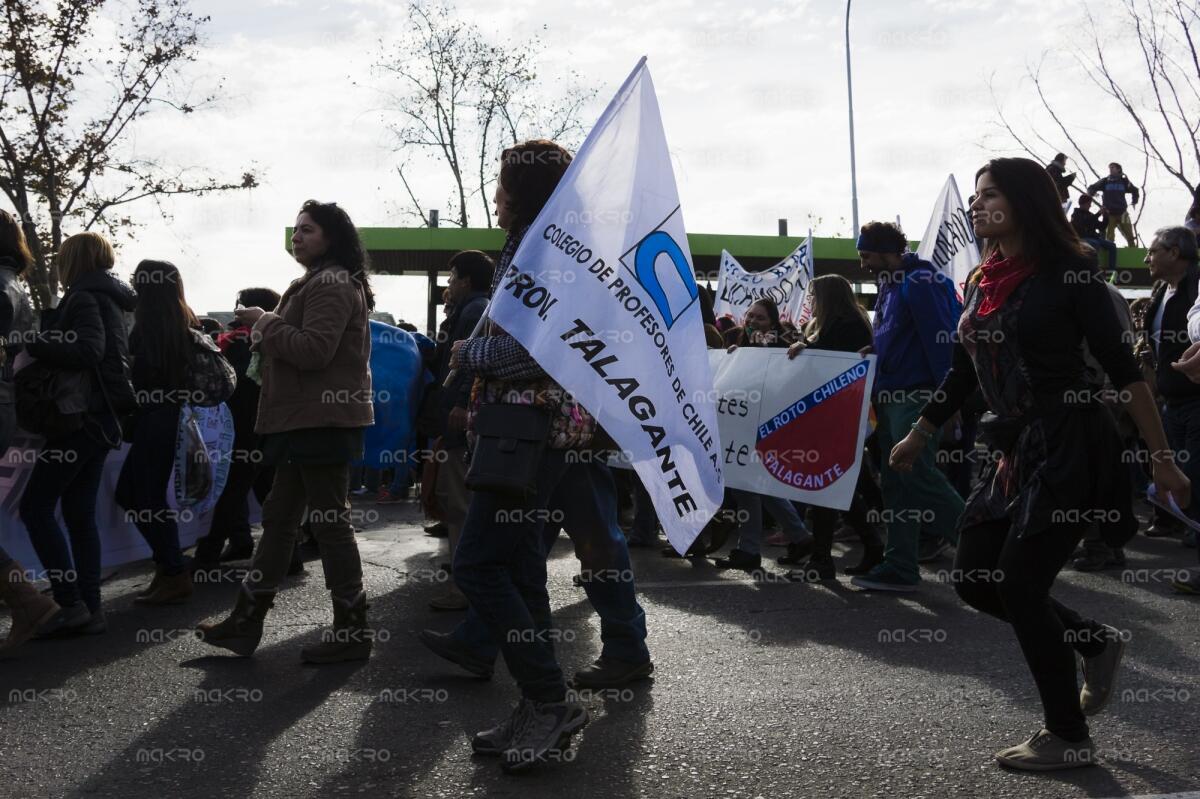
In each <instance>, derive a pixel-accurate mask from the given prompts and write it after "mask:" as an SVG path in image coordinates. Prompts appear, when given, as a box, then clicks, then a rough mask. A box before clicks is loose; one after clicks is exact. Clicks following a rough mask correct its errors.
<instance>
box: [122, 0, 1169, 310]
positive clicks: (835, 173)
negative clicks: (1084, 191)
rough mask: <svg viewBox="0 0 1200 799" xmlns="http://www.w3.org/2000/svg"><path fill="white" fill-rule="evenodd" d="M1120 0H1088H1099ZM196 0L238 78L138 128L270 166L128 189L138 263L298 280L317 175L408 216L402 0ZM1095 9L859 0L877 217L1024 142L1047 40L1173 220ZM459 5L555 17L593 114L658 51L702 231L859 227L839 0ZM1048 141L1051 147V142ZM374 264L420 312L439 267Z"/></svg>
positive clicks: (219, 69)
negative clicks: (231, 184) (1093, 84)
mask: <svg viewBox="0 0 1200 799" xmlns="http://www.w3.org/2000/svg"><path fill="white" fill-rule="evenodd" d="M1110 2H1111V0H1093V1H1092V2H1089V3H1088V6H1090V7H1091V9H1092V10H1093V12H1094V13H1100V12H1103V10H1104V9H1105V8H1106V6H1107V4H1108V3H1110ZM194 7H195V9H196V10H197V11H198V12H199V13H202V14H205V15H208V16H210V17H211V22H210V23H209V24H208V25H207V27H206V28H205V36H206V44H205V47H204V49H203V51H202V54H201V57H200V58H199V60H198V62H197V63H196V64H195V65H193V67H192V70H191V72H190V73H189V74H190V75H192V76H194V78H195V79H196V81H197V83H198V84H203V83H204V82H206V81H211V80H214V79H216V78H222V79H223V80H224V89H223V93H222V100H221V101H220V102H219V103H218V104H217V105H216V106H214V107H212V108H210V109H208V110H206V111H203V112H201V113H198V114H193V115H190V116H187V117H180V116H179V115H174V114H170V113H160V114H157V115H153V116H150V117H148V118H147V119H146V120H145V121H144V123H143V124H142V125H141V127H140V128H139V129H138V131H137V135H136V137H135V138H133V139H131V140H130V142H129V146H130V147H132V148H134V149H135V150H137V151H138V152H139V154H145V155H155V156H159V157H162V158H164V159H165V160H167V161H170V162H171V163H174V164H178V165H181V166H191V167H203V168H205V169H207V170H209V171H210V172H211V173H212V174H214V175H218V176H237V175H240V174H241V173H242V172H243V171H244V170H246V169H253V170H255V171H257V172H258V173H259V174H260V180H261V183H262V185H261V186H260V187H259V188H257V189H254V190H252V191H249V192H241V193H237V194H229V195H223V196H209V197H205V198H202V199H188V200H181V201H177V202H174V203H171V204H170V205H168V206H167V207H168V208H169V210H170V211H171V213H172V214H173V222H172V223H171V224H169V225H167V224H164V223H163V222H161V221H160V220H159V219H158V218H157V216H156V213H157V212H156V211H155V208H154V206H153V205H148V206H141V207H140V208H136V209H131V210H135V215H136V216H137V217H138V218H139V219H140V220H141V221H144V222H146V223H147V227H146V228H145V229H144V230H143V231H142V232H141V233H140V234H139V236H138V238H137V240H136V241H132V242H129V243H127V244H126V245H125V246H124V247H123V248H122V255H121V257H122V261H123V270H124V271H126V272H128V271H131V270H132V266H133V265H134V264H135V263H136V261H137V260H138V259H139V258H143V257H158V258H167V259H171V260H173V261H175V262H176V263H177V264H179V265H180V266H181V268H182V269H183V270H184V274H185V276H186V285H187V288H188V293H189V298H190V300H191V301H192V304H193V306H194V307H196V309H197V310H199V311H204V312H207V311H215V310H224V309H230V308H232V305H233V296H234V293H235V291H236V289H237V288H238V287H241V286H245V285H251V284H264V285H270V286H274V287H278V288H280V289H282V288H283V287H284V286H285V285H286V283H287V281H288V280H289V279H291V278H292V277H294V276H295V275H296V269H297V268H296V266H295V264H294V263H293V262H292V261H291V260H290V258H289V257H288V256H287V254H286V253H285V252H284V250H283V237H284V232H283V230H284V227H285V226H286V225H288V224H290V223H291V221H292V220H293V218H294V214H295V211H296V209H297V208H298V206H299V204H300V203H301V202H302V201H303V200H304V199H306V198H309V197H315V198H320V199H325V200H336V201H338V202H339V203H341V204H342V205H343V206H344V207H345V208H346V209H347V210H348V211H349V212H350V214H351V215H352V217H353V218H354V220H355V221H356V222H357V223H358V224H359V225H363V226H386V225H400V224H411V222H410V221H406V220H405V219H404V218H403V217H402V215H401V210H402V208H403V205H404V203H403V197H404V195H403V189H402V186H401V184H400V182H399V180H398V178H397V177H396V174H395V171H394V167H395V164H396V163H397V160H398V159H397V155H396V154H395V153H393V152H392V151H391V148H390V145H389V140H388V136H387V134H386V128H385V116H384V115H385V112H384V111H383V110H382V105H383V104H382V102H381V99H380V98H381V95H380V89H381V88H383V87H384V84H383V83H382V78H380V77H379V76H377V75H373V74H372V71H371V69H370V65H371V62H372V61H373V59H374V54H375V52H376V51H377V49H378V43H379V41H380V40H381V39H382V40H383V41H385V42H387V41H390V40H393V39H394V38H395V37H396V36H397V35H399V33H400V32H401V31H403V30H404V26H405V24H406V22H405V9H404V5H403V4H401V3H396V2H390V1H388V0H338V2H329V3H325V2H319V0H196V2H195V3H194ZM1083 8H1084V6H1083V4H1082V3H1081V2H1078V0H937V2H933V0H888V2H883V1H882V0H859V2H858V3H856V4H855V5H854V9H853V16H852V27H851V36H852V43H853V58H854V63H853V68H854V100H855V124H856V134H857V154H858V190H859V208H860V218H861V219H862V220H867V219H870V218H885V219H894V218H895V217H896V216H897V215H898V216H899V217H900V218H901V221H902V222H903V224H904V226H905V228H906V229H907V232H908V233H909V234H910V238H918V237H919V236H920V234H921V232H922V231H923V230H924V227H925V224H926V222H927V220H928V217H929V213H930V210H931V208H932V205H933V202H934V200H935V199H936V196H937V193H938V190H939V189H940V187H941V185H942V183H943V182H944V180H945V178H946V175H947V174H948V173H950V172H953V173H955V174H956V176H957V177H958V181H959V185H960V187H961V188H962V189H963V194H964V195H965V194H968V193H969V192H970V186H971V184H972V180H973V174H974V171H975V169H976V168H977V167H978V166H979V165H980V164H981V163H982V162H983V161H985V160H986V159H987V158H988V157H990V156H992V155H994V154H1020V153H1019V151H1018V149H1017V148H1016V145H1015V144H1014V143H1013V142H1012V141H1011V139H1007V138H1005V137H1004V136H1003V135H998V131H997V125H996V122H997V117H996V114H995V112H994V110H993V105H992V100H991V97H990V94H989V88H988V83H989V79H990V80H992V81H993V83H994V85H995V87H996V90H997V94H998V96H999V97H1000V98H1001V100H1002V101H1003V102H1004V104H1005V108H1006V109H1007V110H1008V111H1009V112H1011V114H1012V116H1013V119H1014V120H1016V121H1017V122H1018V123H1019V124H1021V125H1027V121H1026V120H1029V119H1031V118H1032V117H1031V115H1030V112H1029V109H1031V108H1032V107H1033V102H1032V97H1033V95H1032V93H1031V89H1030V87H1029V85H1028V84H1027V83H1026V82H1023V81H1022V75H1023V73H1024V70H1025V66H1026V64H1028V63H1034V62H1037V61H1038V60H1039V59H1041V58H1042V57H1043V54H1044V53H1047V52H1049V56H1048V59H1049V60H1048V61H1047V62H1046V63H1047V68H1046V73H1045V74H1047V75H1048V76H1050V78H1049V83H1050V85H1051V87H1052V96H1053V97H1054V98H1055V100H1056V102H1057V103H1059V104H1060V105H1061V110H1062V113H1063V115H1064V117H1065V118H1066V119H1067V120H1069V121H1070V124H1071V125H1072V130H1073V132H1074V133H1075V135H1076V136H1077V138H1078V139H1079V141H1080V142H1081V143H1082V144H1083V146H1084V149H1085V150H1086V151H1087V152H1088V153H1089V155H1090V157H1091V158H1092V159H1093V160H1096V161H1100V160H1102V161H1105V162H1107V161H1108V160H1111V159H1114V158H1116V159H1120V160H1122V161H1123V162H1124V164H1125V166H1126V171H1127V172H1129V173H1130V175H1131V177H1133V178H1134V179H1135V180H1137V181H1139V182H1142V181H1144V182H1145V183H1146V185H1147V186H1148V187H1149V190H1150V191H1149V199H1148V205H1147V211H1146V215H1145V217H1144V218H1143V220H1142V223H1141V225H1140V229H1141V230H1142V231H1144V232H1145V231H1152V230H1153V229H1154V227H1157V226H1159V225H1162V224H1166V223H1168V222H1170V223H1177V222H1178V221H1179V219H1180V218H1181V217H1182V212H1183V210H1184V208H1185V207H1186V203H1187V197H1186V194H1185V192H1184V190H1183V189H1182V187H1179V188H1176V187H1175V186H1177V185H1178V184H1175V185H1172V181H1170V180H1169V179H1164V178H1163V177H1162V176H1160V175H1156V174H1151V175H1149V176H1144V174H1143V165H1142V159H1141V157H1140V156H1139V155H1137V154H1136V153H1135V151H1133V150H1132V149H1131V148H1130V147H1128V146H1127V145H1126V144H1123V143H1122V140H1123V139H1124V140H1126V141H1128V140H1131V138H1132V133H1131V129H1130V127H1129V125H1128V124H1127V123H1126V122H1125V120H1124V119H1122V118H1121V117H1120V116H1118V115H1117V113H1116V112H1115V111H1113V110H1111V107H1110V106H1103V105H1100V100H1099V99H1098V97H1097V95H1096V93H1095V92H1094V91H1091V90H1089V89H1088V87H1087V86H1086V84H1085V83H1084V82H1083V81H1082V80H1081V77H1080V74H1079V72H1078V71H1077V69H1076V68H1074V67H1072V66H1071V62H1070V60H1069V58H1068V57H1067V56H1066V54H1065V53H1066V49H1067V48H1068V47H1069V46H1070V44H1071V43H1072V42H1079V41H1081V38H1080V33H1079V27H1078V25H1079V23H1080V21H1081V14H1082V13H1083ZM458 9H459V12H460V13H461V14H462V15H463V16H464V17H466V18H468V19H470V20H471V21H473V22H475V23H477V24H478V25H479V26H480V27H481V28H482V29H483V30H485V31H488V32H489V34H490V35H493V36H494V37H495V39H496V41H498V42H500V41H505V40H511V39H523V38H526V37H527V36H528V35H529V33H530V32H532V31H534V30H540V29H541V28H542V26H545V30H544V32H543V37H544V39H545V41H546V43H547V45H548V46H547V48H546V51H545V53H544V55H543V58H542V62H541V73H542V74H543V75H546V76H554V75H562V74H565V73H566V72H567V71H569V70H574V71H576V72H577V73H578V74H579V75H580V76H581V78H582V80H583V81H585V82H586V83H587V84H588V85H590V86H592V87H594V88H596V89H597V92H598V94H597V97H596V100H595V102H593V103H592V104H591V105H590V106H589V107H587V108H586V109H585V110H584V112H583V115H582V116H583V118H584V120H585V125H586V126H588V127H590V125H591V122H592V121H593V120H594V119H595V118H596V117H597V116H598V115H599V113H600V111H601V110H602V109H603V106H604V104H605V103H606V102H607V101H608V99H609V98H610V97H611V95H612V93H613V92H614V91H615V89H616V88H617V87H618V86H619V85H620V83H621V81H622V80H623V79H624V78H625V76H626V75H627V74H628V72H629V70H630V69H631V68H632V67H633V65H634V64H635V63H636V61H637V59H638V58H639V57H640V56H641V55H643V54H645V55H647V56H648V58H649V66H650V69H651V72H652V74H653V76H654V81H655V86H656V88H657V91H658V96H659V101H660V103H661V106H662V115H663V121H664V125H665V127H666V135H667V140H668V142H669V144H670V147H671V150H672V154H673V159H674V168H675V175H676V180H677V182H678V185H679V192H680V197H681V201H682V205H683V213H684V218H685V221H686V223H687V226H688V229H689V231H691V232H703V233H730V234H734V233H737V234H773V233H775V230H776V220H777V219H778V218H780V217H786V218H788V219H789V221H790V227H791V232H792V233H793V234H796V233H799V232H801V231H803V230H804V229H805V228H807V227H809V226H810V225H811V226H812V227H814V228H815V229H816V232H817V233H818V234H820V235H842V236H845V235H849V233H850V228H851V225H850V171H849V146H848V139H847V120H846V76H845V52H844V49H843V35H844V34H843V24H844V14H845V6H844V4H843V3H841V2H840V1H839V0H798V1H797V2H762V1H761V0H738V1H737V2H723V1H721V0H704V2H693V1H692V0H661V1H658V0H644V1H643V2H615V1H614V0H586V1H585V0H555V2H553V3H547V2H532V1H531V0H506V1H505V2H503V3H495V2H487V3H484V2H479V0H460V2H459V3H458ZM1110 17H1111V15H1110ZM1105 41H1106V45H1105V46H1106V50H1107V52H1108V57H1109V58H1111V59H1112V60H1113V62H1114V63H1115V64H1117V65H1118V67H1120V66H1122V65H1128V67H1129V68H1130V70H1131V72H1130V74H1136V72H1135V71H1133V70H1136V58H1137V55H1138V54H1137V51H1136V50H1135V49H1134V46H1133V45H1132V44H1131V43H1130V42H1129V41H1128V40H1122V39H1121V38H1120V37H1119V36H1118V35H1116V34H1115V33H1114V34H1113V35H1112V36H1111V38H1109V37H1106V40H1105ZM1106 109H1107V110H1106ZM1044 129H1045V132H1046V133H1047V134H1049V133H1050V132H1051V131H1050V129H1049V127H1048V126H1046V127H1045V128H1044ZM1023 130H1028V127H1024V128H1023ZM1047 138H1048V139H1049V140H1050V141H1051V142H1054V146H1055V147H1057V146H1058V142H1057V141H1056V140H1055V139H1054V138H1053V137H1052V136H1049V135H1048V136H1047ZM1053 152H1054V149H1053V148H1051V147H1049V146H1047V147H1046V149H1045V152H1044V153H1041V152H1040V151H1039V155H1042V157H1044V158H1046V159H1048V158H1049V157H1050V156H1051V155H1052V154H1053ZM441 169H443V167H440V166H438V165H435V164H430V165H429V166H427V167H424V168H421V169H418V170H417V171H416V173H415V183H416V186H417V189H418V191H419V192H420V193H421V194H422V200H423V204H424V205H426V206H427V207H433V208H441V209H442V212H443V215H445V214H446V213H447V211H448V209H447V208H446V207H445V205H446V203H445V198H446V197H447V196H448V185H447V183H446V182H445V179H444V176H443V175H442V173H441V172H440V170H441ZM378 286H379V293H380V297H381V300H380V308H381V309H382V310H390V311H393V312H395V313H396V314H397V315H398V316H406V317H408V318H410V319H413V320H414V321H417V322H418V323H420V321H421V320H423V319H424V312H423V302H424V291H423V281H421V280H419V279H410V280H401V279H395V278H393V279H387V278H381V279H379V281H378Z"/></svg>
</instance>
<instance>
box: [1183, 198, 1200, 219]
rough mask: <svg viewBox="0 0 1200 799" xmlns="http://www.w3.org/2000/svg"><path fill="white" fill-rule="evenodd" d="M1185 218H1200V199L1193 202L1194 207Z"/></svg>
mask: <svg viewBox="0 0 1200 799" xmlns="http://www.w3.org/2000/svg"><path fill="white" fill-rule="evenodd" d="M1184 219H1200V200H1197V201H1196V202H1195V203H1193V204H1192V207H1191V208H1189V209H1188V212H1187V216H1185V217H1184Z"/></svg>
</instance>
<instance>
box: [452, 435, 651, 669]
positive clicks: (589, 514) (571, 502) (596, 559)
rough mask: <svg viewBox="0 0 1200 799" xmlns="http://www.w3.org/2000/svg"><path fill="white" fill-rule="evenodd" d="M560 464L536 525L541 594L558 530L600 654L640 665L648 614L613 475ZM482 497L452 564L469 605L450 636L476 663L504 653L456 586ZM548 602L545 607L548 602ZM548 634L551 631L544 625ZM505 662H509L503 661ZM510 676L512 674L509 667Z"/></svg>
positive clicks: (593, 464) (589, 466) (591, 465)
mask: <svg viewBox="0 0 1200 799" xmlns="http://www.w3.org/2000/svg"><path fill="white" fill-rule="evenodd" d="M550 454H552V455H560V454H558V453H550ZM559 463H560V467H559V473H560V474H559V475H557V478H558V484H557V487H556V488H555V490H554V491H553V494H552V495H551V499H550V503H549V505H548V508H549V509H550V511H549V513H546V514H541V517H542V518H547V519H549V523H544V524H541V525H540V526H541V528H542V529H541V531H540V542H539V543H540V551H541V553H542V554H541V557H542V588H543V591H544V589H545V558H546V556H547V555H548V553H549V551H550V548H551V546H553V544H554V541H555V539H556V538H558V533H559V530H560V527H561V528H562V529H565V530H566V531H567V535H568V536H570V538H571V541H572V542H573V543H574V545H575V555H576V557H577V558H579V562H580V566H581V568H582V572H583V578H584V579H583V589H584V591H585V593H586V594H587V597H588V601H589V602H591V603H592V607H593V608H595V610H596V613H597V614H598V615H599V616H600V640H601V641H602V643H603V648H602V650H601V654H602V655H603V656H604V657H610V658H613V659H614V660H622V661H626V662H630V663H643V662H645V661H647V660H649V659H650V652H649V650H648V649H647V648H646V614H645V612H644V611H643V610H642V607H641V605H639V604H638V601H637V596H636V589H635V586H634V580H633V569H632V566H631V564H630V560H629V547H628V545H627V544H626V541H625V536H624V535H623V534H622V533H621V530H620V528H619V527H618V526H617V497H616V484H615V483H614V481H613V477H612V473H611V472H610V471H609V469H608V467H607V466H606V465H605V464H603V463H600V462H597V461H589V462H586V463H575V464H571V465H568V466H565V467H563V466H562V465H561V458H560V459H559ZM480 496H481V495H479V494H474V495H472V499H471V510H470V511H468V513H467V524H466V525H464V528H463V539H462V540H460V541H459V545H458V549H457V550H456V554H455V561H454V575H455V579H456V581H459V587H460V588H462V589H463V593H464V594H467V598H468V599H469V600H471V607H470V609H469V610H468V611H467V616H466V618H465V619H464V620H463V621H462V622H461V623H459V625H458V626H457V627H455V628H454V632H453V633H452V635H453V636H454V637H455V639H457V640H458V641H459V642H461V643H463V644H465V645H466V646H468V647H469V648H470V649H471V650H473V652H474V653H475V655H476V656H477V657H480V658H484V659H494V658H495V657H496V653H497V651H498V650H502V649H503V647H502V646H500V645H499V644H498V643H497V641H503V640H505V639H504V638H497V637H496V636H495V635H493V628H492V627H491V626H490V625H489V624H488V623H487V621H486V619H485V618H484V617H483V615H482V614H481V613H479V612H478V611H477V610H476V608H477V607H478V606H477V604H476V602H475V600H474V599H473V598H472V596H471V594H470V593H468V591H467V589H466V588H465V587H464V586H463V585H462V582H461V581H460V575H459V555H458V554H457V553H458V552H461V551H462V549H463V546H464V544H463V542H464V541H465V540H466V537H467V526H469V525H470V523H471V515H472V513H474V512H475V505H476V502H477V501H478V497H480ZM483 496H488V495H483ZM489 498H491V497H489ZM510 516H511V514H510ZM546 602H547V606H548V604H549V598H547V600H546ZM546 629H549V625H548V623H547V626H546ZM505 660H506V662H508V657H507V655H506V656H505ZM509 670H510V671H512V666H511V664H510V665H509ZM514 674H515V672H514ZM518 682H520V678H518Z"/></svg>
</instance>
